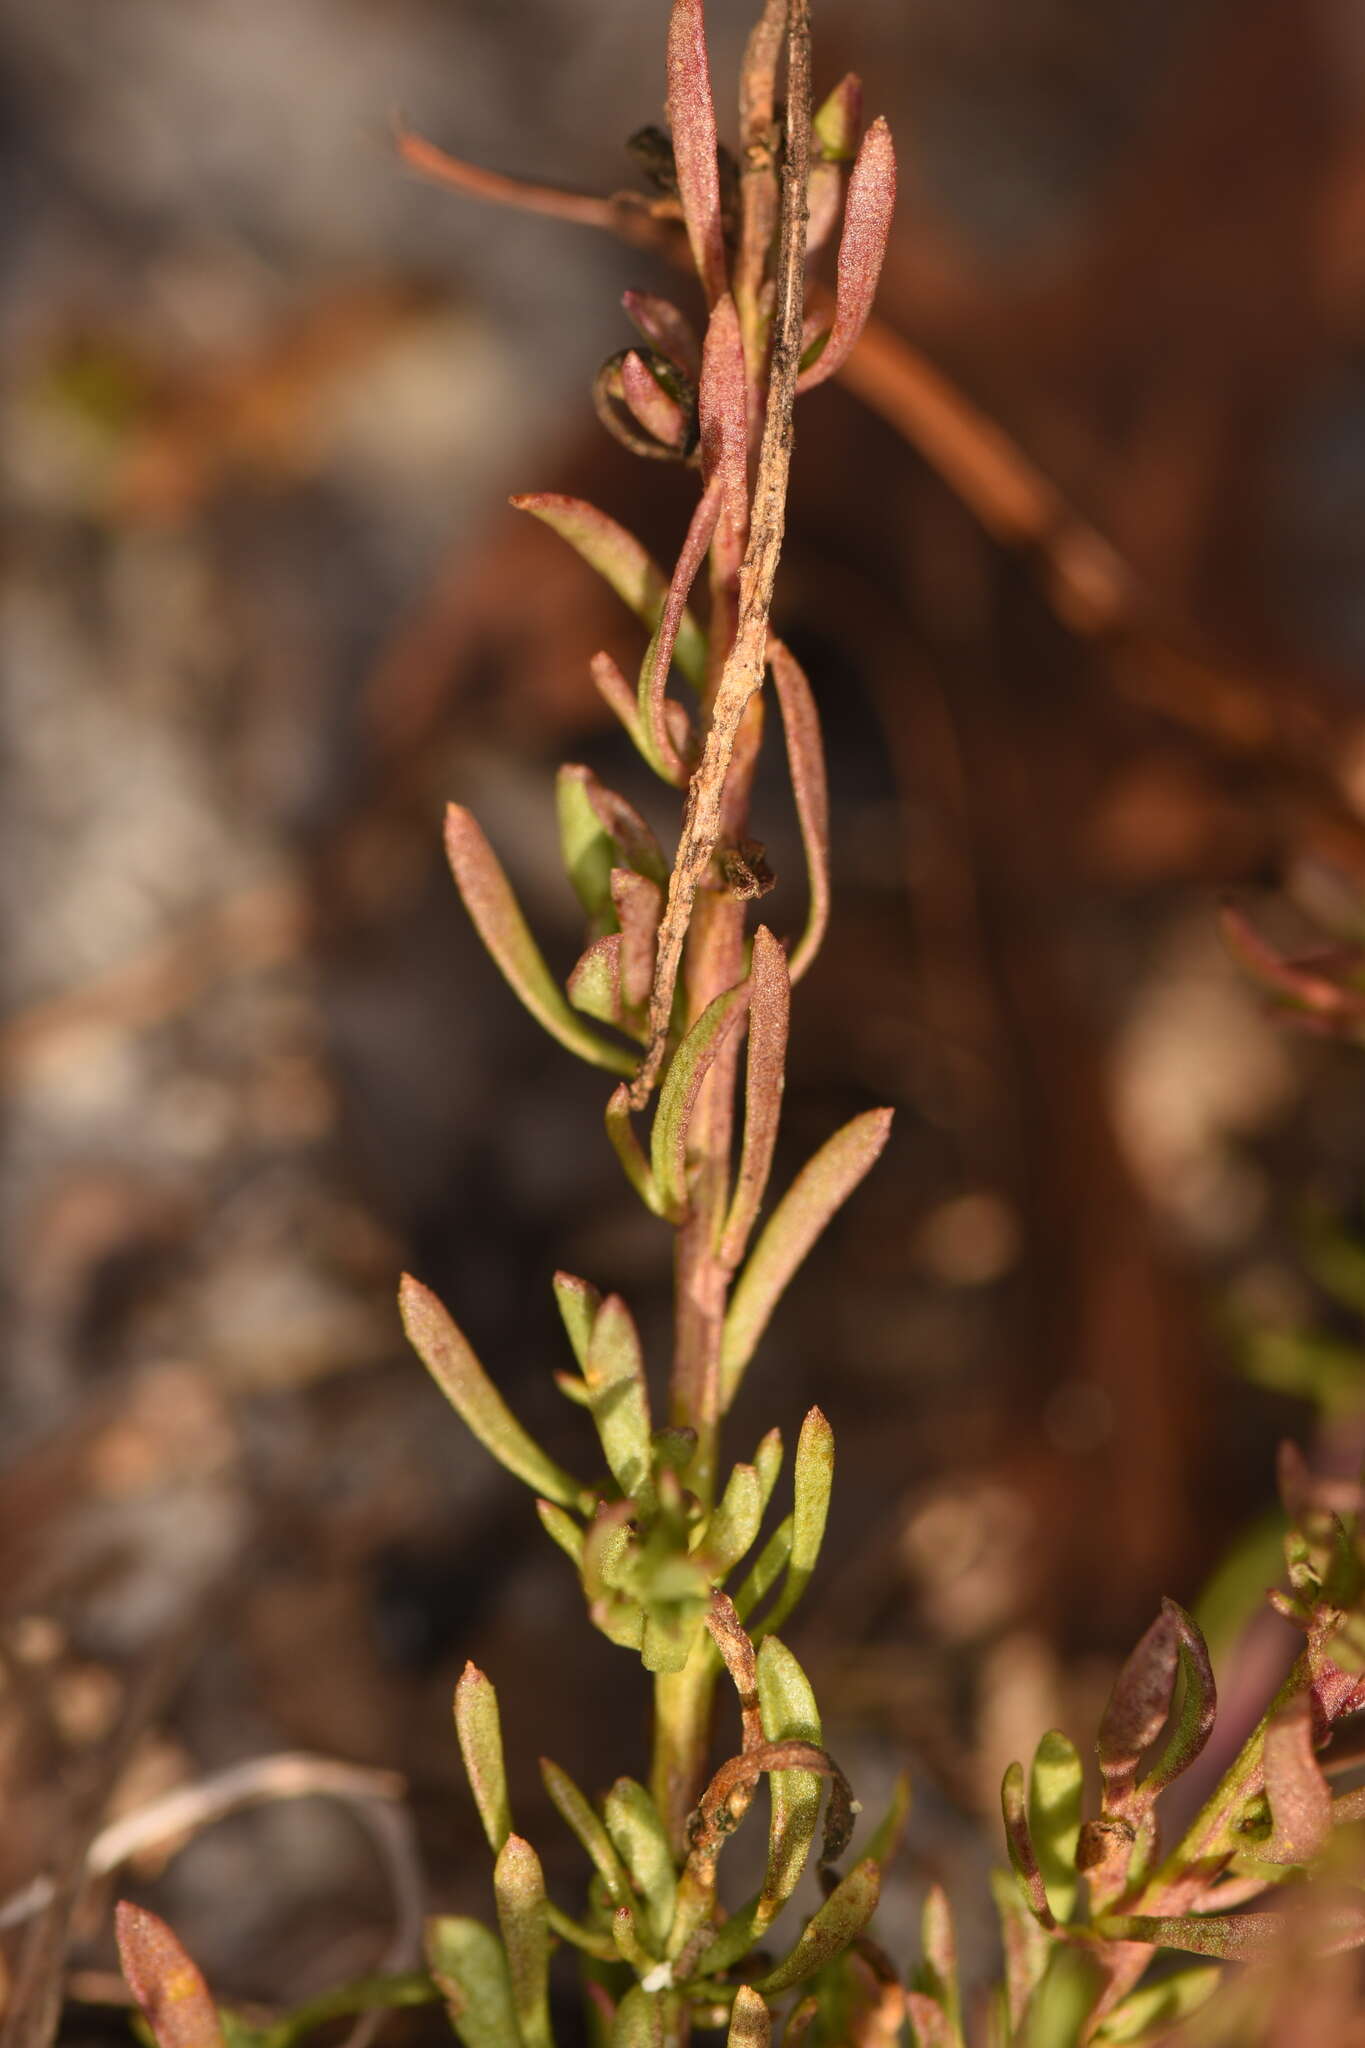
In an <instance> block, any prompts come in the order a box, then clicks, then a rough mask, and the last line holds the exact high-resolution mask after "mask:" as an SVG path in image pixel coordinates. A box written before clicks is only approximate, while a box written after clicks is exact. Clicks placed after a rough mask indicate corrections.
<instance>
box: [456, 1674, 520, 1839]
mask: <svg viewBox="0 0 1365 2048" xmlns="http://www.w3.org/2000/svg"><path fill="white" fill-rule="evenodd" d="M455 1732H456V1734H457V1735H458V1737H459V1742H460V1755H461V1756H462V1757H463V1759H464V1774H465V1776H466V1778H468V1780H469V1789H470V1791H471V1792H472V1793H473V1795H474V1804H475V1805H476V1806H477V1807H478V1809H479V1819H480V1820H481V1821H482V1822H483V1831H484V1834H485V1835H486V1836H487V1837H488V1846H489V1848H490V1849H491V1850H492V1851H493V1854H494V1855H495V1856H496V1855H497V1854H498V1851H499V1850H500V1849H501V1848H502V1845H503V1843H504V1842H505V1841H506V1840H507V1837H508V1836H509V1835H510V1834H511V1832H512V1807H511V1802H510V1800H509V1799H508V1796H507V1772H506V1770H505V1768H504V1766H503V1756H502V1722H501V1719H500V1717H499V1714H498V1696H497V1693H496V1692H495V1691H494V1689H493V1686H492V1683H491V1681H490V1680H489V1679H488V1678H486V1677H485V1675H484V1673H483V1672H482V1671H480V1670H479V1668H478V1666H477V1665H476V1664H466V1665H465V1667H464V1670H463V1671H462V1672H461V1674H460V1678H459V1681H458V1683H457V1684H456V1687H455Z"/></svg>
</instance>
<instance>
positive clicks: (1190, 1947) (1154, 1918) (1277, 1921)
mask: <svg viewBox="0 0 1365 2048" xmlns="http://www.w3.org/2000/svg"><path fill="white" fill-rule="evenodd" d="M1291 1924H1292V1923H1291V1920H1290V1917H1289V1915H1288V1914H1285V1913H1186V1914H1178V1915H1176V1916H1174V1917H1172V1918H1167V1917H1165V1916H1162V1915H1150V1914H1147V1913H1135V1914H1131V1915H1129V1914H1117V1913H1116V1914H1112V1915H1107V1916H1106V1917H1105V1918H1104V1919H1103V1920H1101V1921H1100V1922H1098V1923H1097V1932H1098V1933H1100V1934H1102V1935H1103V1936H1104V1937H1105V1938H1106V1939H1107V1940H1111V1941H1141V1942H1149V1943H1150V1944H1151V1945H1152V1946H1153V1947H1154V1948H1179V1949H1185V1950H1187V1951H1188V1952H1189V1953H1190V1954H1191V1955H1196V1956H1217V1957H1219V1958H1220V1959H1221V1960H1222V1961H1223V1962H1227V1963H1248V1962H1255V1961H1256V1960H1257V1959H1258V1958H1259V1957H1262V1956H1270V1955H1273V1954H1274V1953H1275V1950H1276V1949H1277V1948H1278V1947H1280V1946H1281V1944H1282V1943H1283V1942H1284V1940H1285V1937H1286V1935H1287V1934H1288V1932H1289V1929H1290V1926H1291ZM1313 1931H1314V1947H1315V1949H1316V1951H1317V1953H1318V1954H1320V1955H1332V1954H1335V1953H1337V1952H1338V1951H1339V1950H1341V1949H1346V1948H1356V1947H1358V1946H1359V1945H1360V1943H1361V1942H1362V1941H1365V1916H1362V1914H1361V1913H1360V1911H1359V1910H1353V1911H1352V1912H1350V1913H1343V1914H1327V1913H1324V1914H1321V1915H1320V1916H1318V1918H1317V1919H1316V1920H1315V1921H1314V1923H1313Z"/></svg>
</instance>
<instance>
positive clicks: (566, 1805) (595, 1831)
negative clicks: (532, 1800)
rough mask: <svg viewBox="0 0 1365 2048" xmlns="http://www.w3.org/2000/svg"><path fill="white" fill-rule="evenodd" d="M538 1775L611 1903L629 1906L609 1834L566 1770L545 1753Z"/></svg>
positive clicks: (623, 1875) (622, 1867)
mask: <svg viewBox="0 0 1365 2048" xmlns="http://www.w3.org/2000/svg"><path fill="white" fill-rule="evenodd" d="M540 1775H541V1777H542V1779H543V1780H544V1783H545V1790H546V1791H547V1792H548V1793H549V1795H550V1798H551V1800H552V1801H553V1803H554V1805H555V1808H556V1810H557V1811H558V1813H559V1815H560V1818H561V1819H562V1820H564V1821H565V1822H566V1823H567V1824H568V1826H569V1827H570V1828H571V1829H572V1830H573V1832H574V1834H575V1835H577V1837H578V1839H579V1841H580V1842H581V1844H582V1845H583V1847H584V1848H585V1849H586V1850H587V1852H588V1855H589V1856H590V1857H591V1858H592V1862H593V1867H594V1868H595V1869H596V1871H597V1874H598V1876H599V1877H600V1878H601V1880H602V1882H603V1884H604V1885H605V1886H606V1888H607V1897H608V1898H609V1899H610V1900H611V1903H612V1905H613V1906H628V1905H629V1904H630V1880H629V1878H628V1877H627V1876H626V1870H625V1865H624V1864H623V1863H622V1861H621V1859H620V1857H619V1856H618V1855H617V1853H616V1851H615V1849H614V1848H613V1847H612V1842H611V1837H610V1836H609V1835H608V1833H607V1831H606V1828H605V1827H604V1826H603V1825H602V1822H601V1821H600V1820H599V1819H598V1817H597V1814H596V1813H595V1812H594V1810H593V1808H592V1807H591V1806H590V1805H589V1803H588V1801H587V1800H586V1799H585V1798H584V1796H583V1794H582V1793H581V1792H580V1791H579V1789H578V1787H577V1785H575V1783H574V1781H573V1779H572V1778H571V1777H570V1776H569V1774H568V1772H567V1771H562V1770H561V1769H560V1767H559V1765H558V1764H555V1763H551V1761H550V1759H549V1757H547V1756H543V1757H542V1758H541V1759H540Z"/></svg>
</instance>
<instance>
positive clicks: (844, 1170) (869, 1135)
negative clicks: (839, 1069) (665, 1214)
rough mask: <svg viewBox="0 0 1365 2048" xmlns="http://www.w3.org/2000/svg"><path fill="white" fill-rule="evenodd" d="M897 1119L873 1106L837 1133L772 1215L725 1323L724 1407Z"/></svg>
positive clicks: (751, 1254)
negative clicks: (792, 1284)
mask: <svg viewBox="0 0 1365 2048" xmlns="http://www.w3.org/2000/svg"><path fill="white" fill-rule="evenodd" d="M891 1114H892V1113H891V1111H890V1110H889V1109H869V1110H867V1111H865V1112H864V1114H863V1115H862V1116H855V1117H854V1119H853V1121H852V1122H851V1123H847V1124H845V1125H844V1127H843V1129H842V1130H841V1131H836V1132H835V1134H834V1136H833V1137H832V1138H830V1139H828V1140H827V1141H826V1143H825V1144H823V1145H822V1146H821V1148H820V1150H819V1151H818V1152H817V1153H816V1154H815V1157H814V1158H813V1159H812V1160H810V1161H809V1163H808V1164H807V1165H806V1166H804V1167H803V1168H802V1170H801V1172H800V1173H799V1174H798V1175H797V1177H796V1179H795V1180H794V1181H793V1182H792V1185H791V1186H790V1187H789V1188H788V1190H787V1192H786V1194H785V1195H784V1196H783V1197H782V1200H781V1201H780V1202H779V1203H778V1205H777V1207H776V1209H774V1211H773V1213H772V1215H771V1216H770V1217H769V1219H768V1222H767V1224H766V1226H765V1228H764V1230H763V1232H762V1234H761V1236H760V1237H759V1240H758V1243H757V1244H756V1245H755V1246H754V1249H753V1251H752V1252H751V1253H750V1255H749V1260H748V1264H747V1265H746V1266H745V1268H744V1271H743V1273H742V1274H741V1275H740V1280H739V1285H738V1286H737V1287H736V1289H735V1293H734V1298H733V1300H732V1301H731V1303H730V1310H729V1314H728V1315H727V1316H726V1318H725V1332H724V1336H723V1338H722V1341H721V1399H722V1405H723V1407H725V1408H728V1407H729V1406H730V1403H731V1402H732V1401H733V1400H734V1397H735V1393H736V1391H737V1390H738V1387H739V1382H740V1379H741V1377H742V1375H743V1372H744V1368H745V1366H746V1365H747V1364H748V1363H749V1360H750V1359H751V1358H752V1357H753V1354H754V1348H755V1346H756V1345H757V1343H758V1340H759V1338H760V1337H761V1336H762V1335H763V1332H764V1330H766V1328H767V1327H768V1319H769V1317H770V1316H771V1315H772V1312H773V1310H774V1309H775V1308H776V1307H777V1304H778V1302H779V1301H780V1300H781V1298H782V1295H783V1292H784V1290H785V1288H786V1286H787V1282H788V1281H789V1280H790V1279H791V1277H792V1275H793V1273H795V1271H796V1269H797V1267H798V1266H799V1265H800V1264H801V1261H802V1260H803V1259H804V1258H805V1256H806V1253H807V1252H808V1251H809V1250H810V1248H811V1246H812V1245H813V1244H814V1243H815V1240H816V1238H817V1237H819V1235H820V1233H821V1231H822V1230H823V1229H824V1228H825V1225H826V1224H827V1223H828V1222H829V1220H830V1218H831V1217H832V1216H833V1215H834V1214H835V1213H836V1211H837V1210H839V1209H840V1208H841V1207H842V1206H843V1204H844V1203H845V1202H846V1201H847V1200H848V1197H849V1196H850V1195H851V1194H852V1193H853V1190H854V1189H855V1188H856V1187H857V1185H858V1183H859V1181H861V1180H862V1179H863V1177H864V1175H865V1174H866V1173H868V1171H869V1170H870V1169H871V1167H872V1166H873V1165H874V1164H875V1162H876V1160H877V1158H878V1157H879V1155H880V1153H881V1151H882V1148H883V1146H884V1145H885V1144H886V1141H887V1138H888V1136H889V1135H890V1131H891ZM656 1174H657V1168H656Z"/></svg>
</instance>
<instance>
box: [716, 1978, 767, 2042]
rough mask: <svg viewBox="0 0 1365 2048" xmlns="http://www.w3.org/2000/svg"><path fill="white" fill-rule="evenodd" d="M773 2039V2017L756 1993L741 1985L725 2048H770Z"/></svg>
mask: <svg viewBox="0 0 1365 2048" xmlns="http://www.w3.org/2000/svg"><path fill="white" fill-rule="evenodd" d="M772 2038H773V2016H772V2014H771V2013H770V2012H769V2010H768V2008H767V2006H766V2004H765V2003H764V2001H763V2000H762V1999H761V1998H760V1997H759V1995H758V1993H757V1992H756V1991H753V1990H751V1989H750V1987H749V1986H748V1985H747V1984H741V1985H740V1987H739V1989H738V1991H737V1992H736V1993H735V2002H734V2004H733V2005H732V2006H731V2008H730V2031H729V2033H728V2034H727V2035H726V2037H725V2048H768V2044H769V2042H770V2041H771V2040H772Z"/></svg>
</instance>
